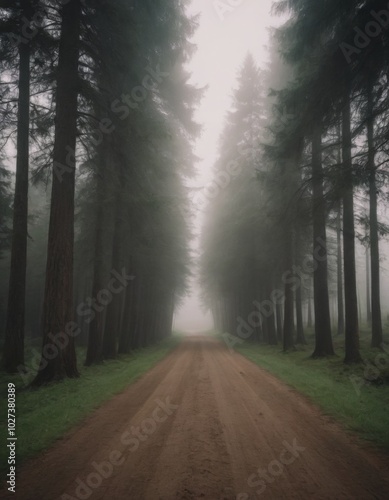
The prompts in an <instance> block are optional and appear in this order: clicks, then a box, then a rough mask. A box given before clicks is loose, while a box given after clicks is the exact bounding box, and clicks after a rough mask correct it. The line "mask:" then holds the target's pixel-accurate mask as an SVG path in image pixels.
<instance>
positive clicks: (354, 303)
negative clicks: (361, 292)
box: [342, 91, 361, 363]
mask: <svg viewBox="0 0 389 500" xmlns="http://www.w3.org/2000/svg"><path fill="white" fill-rule="evenodd" d="M342 115H343V116H342V118H343V120H342V151H343V180H344V183H343V260H344V298H345V301H344V302H345V319H346V321H345V358H344V361H345V363H358V362H360V361H361V355H360V352H359V321H358V299H357V283H356V263H355V228H354V189H353V164H352V137H351V103H350V93H349V92H348V91H347V92H346V94H345V98H344V106H343V112H342Z"/></svg>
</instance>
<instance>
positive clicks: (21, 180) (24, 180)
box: [3, 0, 32, 373]
mask: <svg viewBox="0 0 389 500" xmlns="http://www.w3.org/2000/svg"><path fill="white" fill-rule="evenodd" d="M21 6H22V18H23V17H24V18H26V19H31V16H32V12H31V11H32V8H31V3H30V0H23V1H22V2H21ZM30 57H31V48H30V44H29V43H20V44H19V96H18V124H17V126H18V131H17V156H16V181H15V195H14V207H13V209H14V211H13V231H12V251H11V269H10V278H9V290H8V309H7V320H6V329H5V342H4V353H3V356H4V358H3V366H4V369H5V370H6V372H8V373H16V372H17V370H18V366H19V367H21V366H23V365H24V322H25V302H26V297H25V296H26V269H27V219H28V170H29V133H30Z"/></svg>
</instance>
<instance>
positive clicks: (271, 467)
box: [0, 336, 389, 500]
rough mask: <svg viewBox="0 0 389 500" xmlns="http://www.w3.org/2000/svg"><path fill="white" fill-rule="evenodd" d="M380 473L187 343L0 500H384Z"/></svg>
mask: <svg viewBox="0 0 389 500" xmlns="http://www.w3.org/2000/svg"><path fill="white" fill-rule="evenodd" d="M388 470H389V458H388V456H386V455H384V454H383V453H381V452H379V451H377V450H375V449H373V447H372V446H371V445H369V444H367V443H366V442H364V441H360V440H359V438H358V437H356V436H355V435H353V434H351V433H350V432H347V431H345V430H344V429H343V428H342V427H341V426H340V424H338V423H336V422H335V421H334V420H333V419H332V418H330V417H328V416H325V415H324V414H323V413H322V412H321V411H320V410H319V409H318V408H317V407H316V406H315V405H313V404H312V403H311V402H309V401H308V399H307V398H306V397H304V396H302V395H300V394H299V393H298V392H296V391H295V390H294V389H292V388H291V387H290V386H288V385H286V384H284V383H283V382H281V381H280V380H278V379H277V378H275V377H274V376H273V375H271V374H270V373H268V372H267V371H265V370H263V369H261V368H260V367H258V366H256V365H255V364H253V363H252V362H251V361H249V360H248V359H246V358H244V357H243V356H241V355H240V354H238V353H236V352H230V350H229V349H228V348H227V347H226V346H225V345H223V344H222V343H221V342H219V341H218V340H217V339H213V338H209V337H203V336H192V337H189V338H187V339H185V340H184V341H183V342H182V343H181V344H180V345H179V347H178V348H176V349H175V350H174V351H173V352H171V353H170V354H169V355H168V356H166V357H165V358H164V359H163V360H162V361H161V362H160V363H159V364H158V365H156V366H155V367H154V368H153V369H151V370H150V371H148V372H147V373H146V374H145V375H143V376H142V377H141V378H140V379H139V380H138V381H136V382H135V383H134V384H132V385H131V386H129V387H128V388H127V389H125V390H124V392H122V393H120V394H119V395H116V396H115V397H113V398H112V399H111V400H110V401H108V402H106V403H104V404H103V405H102V406H101V407H100V408H98V409H97V410H95V411H94V412H93V413H92V414H91V415H90V416H89V417H87V418H86V419H85V420H84V421H83V422H82V424H81V425H79V426H77V427H76V428H75V429H73V430H72V431H71V432H69V433H68V434H66V435H65V436H64V438H63V439H62V440H60V441H58V442H57V443H56V444H55V445H54V446H53V447H52V448H50V449H48V450H47V451H46V452H43V453H42V454H41V455H40V456H38V457H36V458H35V459H31V460H30V461H27V462H26V463H25V464H24V465H23V466H22V467H21V468H20V470H18V475H17V478H16V494H8V495H6V492H5V490H2V491H1V493H0V498H15V499H18V500H19V499H20V500H22V499H27V500H38V499H39V500H54V499H62V500H70V499H73V500H74V499H75V498H79V499H87V498H91V499H107V500H108V499H109V500H111V499H112V500H115V499H117V500H121V499H130V500H173V499H177V500H179V499H205V500H207V499H209V500H221V499H225V500H229V499H235V500H249V499H250V500H251V499H255V498H265V499H283V498H286V499H311V498H313V499H331V500H332V499H361V500H362V499H363V500H367V499H387V498H389V477H388V474H387V471H388Z"/></svg>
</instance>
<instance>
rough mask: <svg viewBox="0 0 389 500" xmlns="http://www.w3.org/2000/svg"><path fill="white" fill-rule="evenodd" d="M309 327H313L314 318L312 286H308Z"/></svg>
mask: <svg viewBox="0 0 389 500" xmlns="http://www.w3.org/2000/svg"><path fill="white" fill-rule="evenodd" d="M307 327H308V328H312V327H313V317H312V302H311V284H309V286H308V319H307Z"/></svg>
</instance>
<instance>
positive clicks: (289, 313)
mask: <svg viewBox="0 0 389 500" xmlns="http://www.w3.org/2000/svg"><path fill="white" fill-rule="evenodd" d="M285 240H286V241H285V243H286V244H285V269H292V267H293V232H292V229H291V228H286V230H285ZM293 302H294V300H293V284H292V283H291V282H290V280H286V281H285V302H284V329H283V334H282V337H283V350H284V352H286V351H289V350H290V349H293V348H294V342H293V330H294V324H293Z"/></svg>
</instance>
